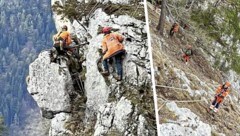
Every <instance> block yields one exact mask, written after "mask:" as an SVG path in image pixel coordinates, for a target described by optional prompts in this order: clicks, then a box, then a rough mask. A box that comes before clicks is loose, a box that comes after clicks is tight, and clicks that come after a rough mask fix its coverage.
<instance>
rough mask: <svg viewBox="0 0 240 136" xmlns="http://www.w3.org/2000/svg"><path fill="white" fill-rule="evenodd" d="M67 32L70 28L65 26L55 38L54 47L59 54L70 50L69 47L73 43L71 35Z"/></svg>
mask: <svg viewBox="0 0 240 136" xmlns="http://www.w3.org/2000/svg"><path fill="white" fill-rule="evenodd" d="M67 30H68V27H67V26H66V25H63V26H62V30H61V31H60V32H58V33H57V34H56V35H54V36H53V42H54V43H53V46H54V47H55V48H56V50H57V51H58V53H59V54H61V53H64V51H67V50H69V45H70V44H71V43H72V39H71V36H70V33H69V32H68V31H67Z"/></svg>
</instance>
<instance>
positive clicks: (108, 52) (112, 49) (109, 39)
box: [102, 33, 125, 60]
mask: <svg viewBox="0 0 240 136" xmlns="http://www.w3.org/2000/svg"><path fill="white" fill-rule="evenodd" d="M123 39H124V38H123V37H122V36H121V35H120V34H117V33H110V34H107V35H105V36H104V38H103V40H102V51H103V53H105V54H104V56H103V60H105V59H108V58H110V57H112V56H114V55H116V54H117V53H119V52H122V51H125V50H124V46H123V44H122V43H121V42H122V41H123Z"/></svg>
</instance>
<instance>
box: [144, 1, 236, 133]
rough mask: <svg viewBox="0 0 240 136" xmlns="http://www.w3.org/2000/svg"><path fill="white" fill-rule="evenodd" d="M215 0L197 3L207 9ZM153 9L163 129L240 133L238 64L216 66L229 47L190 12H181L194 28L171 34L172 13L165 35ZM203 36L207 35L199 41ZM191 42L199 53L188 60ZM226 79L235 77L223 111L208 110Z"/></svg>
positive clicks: (161, 127) (153, 36)
mask: <svg viewBox="0 0 240 136" xmlns="http://www.w3.org/2000/svg"><path fill="white" fill-rule="evenodd" d="M171 2H176V1H171ZM178 2H179V1H178ZM181 2H182V3H184V2H185V1H181ZM192 2H194V1H192ZM215 2H217V1H204V0H203V1H197V2H194V4H193V7H192V8H199V6H200V5H201V6H200V8H201V10H206V9H205V8H208V7H210V6H212V4H213V3H215ZM204 3H205V4H204ZM171 4H172V3H171ZM149 5H150V4H149ZM203 6H205V7H203ZM150 7H151V5H150ZM183 8H184V9H185V7H183ZM180 10H181V7H179V8H178V12H182V11H180ZM149 12H150V13H149V15H150V16H149V17H150V21H151V22H150V28H151V29H150V30H151V34H152V35H151V37H152V38H151V43H152V46H153V60H154V69H155V78H156V84H157V85H158V86H157V92H158V94H157V95H158V98H159V101H158V107H159V111H158V113H159V124H160V125H159V126H158V132H159V134H160V135H161V136H166V135H169V136H170V135H171V136H172V135H182V136H183V135H184V136H185V135H186V136H203V135H204V136H210V135H239V133H240V131H239V128H240V125H239V119H240V118H239V113H240V103H239V94H238V93H239V92H238V89H239V86H238V85H239V80H238V79H239V75H237V74H236V73H235V72H233V70H228V71H221V70H219V69H218V68H216V67H215V66H214V63H215V62H216V61H217V59H216V58H217V57H216V56H217V54H218V53H219V51H221V50H224V47H222V46H220V44H219V43H218V41H215V40H213V39H211V38H209V37H208V36H207V35H206V33H205V32H204V31H203V30H201V28H199V27H198V26H197V25H196V24H195V23H193V22H191V20H190V19H189V18H187V17H186V16H187V13H188V12H186V13H184V15H182V14H181V15H182V16H181V17H182V18H181V19H179V20H178V21H180V20H181V21H185V22H188V23H189V24H191V25H190V29H189V30H183V31H182V32H180V33H177V34H175V35H174V37H172V38H171V37H169V34H168V33H169V31H170V28H171V25H172V23H173V22H168V21H169V20H173V18H172V17H173V16H170V15H169V16H167V18H168V21H167V22H166V25H165V32H164V37H159V35H158V33H157V32H156V30H155V28H156V25H157V22H158V17H159V15H158V14H157V13H155V11H154V10H153V9H150V8H149ZM199 12H200V11H199ZM185 15H186V16H185ZM176 18H177V17H176ZM199 39H203V40H201V42H199ZM204 39H205V40H204ZM206 39H207V40H206ZM230 41H231V40H230ZM230 43H231V42H230ZM188 44H190V45H192V46H193V51H194V55H193V56H192V57H191V60H190V62H189V63H188V65H186V64H185V63H184V62H183V61H182V55H183V54H182V52H181V50H182V49H183V48H186V45H188ZM228 46H231V44H229V45H228ZM224 59H225V57H224V56H223V57H222V58H221V62H224V61H225V60H224ZM225 81H230V82H231V83H232V87H231V93H230V95H229V96H228V97H226V98H225V100H224V102H223V104H221V105H220V109H219V112H218V113H217V114H214V115H213V114H211V113H209V112H208V107H209V106H210V104H211V102H212V100H213V98H214V94H215V89H216V88H217V87H218V86H219V85H220V84H222V83H223V82H225Z"/></svg>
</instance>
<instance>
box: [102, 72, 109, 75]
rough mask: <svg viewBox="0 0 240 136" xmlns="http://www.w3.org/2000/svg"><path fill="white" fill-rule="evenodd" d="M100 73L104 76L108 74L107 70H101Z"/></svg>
mask: <svg viewBox="0 0 240 136" xmlns="http://www.w3.org/2000/svg"><path fill="white" fill-rule="evenodd" d="M101 74H102V75H104V76H109V72H108V71H103V72H101Z"/></svg>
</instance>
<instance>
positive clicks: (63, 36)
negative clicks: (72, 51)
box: [53, 31, 72, 46]
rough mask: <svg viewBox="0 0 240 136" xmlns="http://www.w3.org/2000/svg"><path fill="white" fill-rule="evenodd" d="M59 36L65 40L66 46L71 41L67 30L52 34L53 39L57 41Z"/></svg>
mask: <svg viewBox="0 0 240 136" xmlns="http://www.w3.org/2000/svg"><path fill="white" fill-rule="evenodd" d="M60 37H61V38H62V39H63V40H64V41H65V43H66V45H67V46H68V45H70V44H71V43H72V39H71V36H70V33H69V32H68V31H61V32H59V33H57V34H55V35H54V36H53V39H54V40H55V41H57V40H59V38H60Z"/></svg>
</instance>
